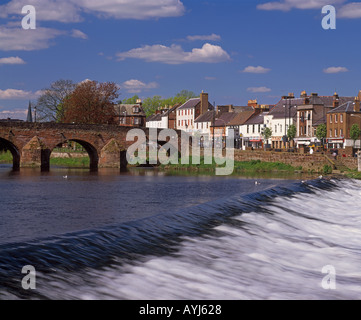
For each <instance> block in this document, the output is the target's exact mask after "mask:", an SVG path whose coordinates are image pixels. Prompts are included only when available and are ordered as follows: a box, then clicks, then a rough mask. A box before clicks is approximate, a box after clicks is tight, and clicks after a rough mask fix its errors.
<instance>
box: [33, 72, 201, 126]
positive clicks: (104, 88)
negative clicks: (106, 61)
mask: <svg viewBox="0 0 361 320" xmlns="http://www.w3.org/2000/svg"><path fill="white" fill-rule="evenodd" d="M42 92H43V93H42V95H41V96H40V97H39V98H38V100H37V102H36V110H37V120H38V121H40V122H57V123H79V124H115V123H116V116H117V115H116V111H115V108H114V106H115V105H116V104H136V103H137V100H138V99H139V96H137V95H135V96H133V97H131V98H128V99H123V100H117V99H119V96H120V93H119V87H118V85H117V84H116V83H114V82H104V83H100V82H97V81H90V80H85V81H83V82H80V83H74V82H73V81H72V80H62V79H61V80H58V81H55V82H53V83H52V84H51V85H50V87H49V88H46V89H44V90H42ZM194 97H195V94H194V93H193V92H192V91H188V90H182V91H181V92H179V93H178V94H176V95H175V96H174V97H170V98H166V99H164V98H162V97H161V96H154V97H149V98H146V99H144V101H143V110H144V112H145V113H146V115H147V116H150V115H152V114H154V113H155V111H156V110H158V109H159V108H161V107H164V106H173V105H175V104H183V103H185V102H186V101H187V100H189V99H191V98H194Z"/></svg>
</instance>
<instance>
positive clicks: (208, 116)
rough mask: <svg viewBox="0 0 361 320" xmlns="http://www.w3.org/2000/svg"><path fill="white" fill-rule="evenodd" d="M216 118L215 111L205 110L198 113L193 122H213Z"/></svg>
mask: <svg viewBox="0 0 361 320" xmlns="http://www.w3.org/2000/svg"><path fill="white" fill-rule="evenodd" d="M215 118H216V111H207V112H206V113H204V114H202V115H200V116H199V117H198V118H197V119H196V120H195V121H194V122H195V123H201V122H213V120H214V119H215Z"/></svg>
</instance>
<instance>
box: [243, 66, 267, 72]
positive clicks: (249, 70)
mask: <svg viewBox="0 0 361 320" xmlns="http://www.w3.org/2000/svg"><path fill="white" fill-rule="evenodd" d="M270 71H271V69H268V68H264V67H261V66H258V67H253V66H249V67H246V68H245V69H244V70H243V71H242V72H245V73H257V74H261V73H268V72H270Z"/></svg>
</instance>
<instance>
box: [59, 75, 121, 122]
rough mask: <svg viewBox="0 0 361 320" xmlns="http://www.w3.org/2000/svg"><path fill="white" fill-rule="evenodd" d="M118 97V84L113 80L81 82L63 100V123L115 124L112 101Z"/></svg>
mask: <svg viewBox="0 0 361 320" xmlns="http://www.w3.org/2000/svg"><path fill="white" fill-rule="evenodd" d="M118 97H119V94H118V86H117V85H116V84H115V83H114V82H105V83H99V82H97V81H85V82H81V83H80V84H78V85H77V87H76V88H75V90H74V91H73V92H72V94H71V95H70V96H69V97H68V98H67V99H66V100H65V103H64V117H63V118H62V120H63V122H65V123H80V124H115V123H116V113H115V109H114V103H113V101H114V100H115V99H117V98H118Z"/></svg>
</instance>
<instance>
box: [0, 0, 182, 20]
mask: <svg viewBox="0 0 361 320" xmlns="http://www.w3.org/2000/svg"><path fill="white" fill-rule="evenodd" d="M28 2H29V1H28V0H11V1H10V2H9V3H7V4H5V5H2V6H0V18H8V17H9V16H11V15H14V14H15V15H20V13H21V8H22V7H23V6H25V5H27V4H29V3H28ZM31 5H33V6H34V7H35V8H36V10H37V11H36V12H37V20H39V21H58V22H65V23H71V22H80V21H82V20H83V17H82V14H83V13H91V14H95V15H98V16H101V17H104V18H109V17H110V18H115V19H137V20H145V19H157V18H165V17H178V16H181V15H183V14H184V12H185V7H184V5H183V3H182V2H181V1H180V0H137V1H135V0H103V1H99V0H32V1H31Z"/></svg>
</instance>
